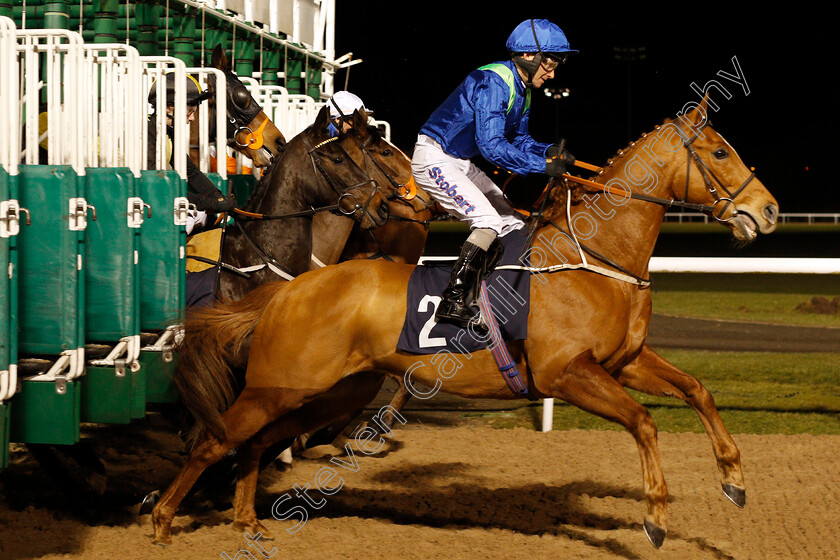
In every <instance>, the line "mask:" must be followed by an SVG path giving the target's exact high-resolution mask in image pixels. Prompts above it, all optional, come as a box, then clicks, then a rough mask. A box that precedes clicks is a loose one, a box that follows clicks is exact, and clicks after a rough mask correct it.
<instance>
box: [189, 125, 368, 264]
mask: <svg viewBox="0 0 840 560" xmlns="http://www.w3.org/2000/svg"><path fill="white" fill-rule="evenodd" d="M300 136H301V141H302V142H303V144H304V146H305V148H306V152H307V155H308V156H309V159H310V161H311V163H312V167H313V171H314V173H315V176H316V177H320V179H322V180H323V181H325V182H326V183H327V184H328V185H329V187H330V188H331V189H332V190H333V191H334V192H335V193H336V194H337V195H338V200H337V202H336V203H335V204H330V205H327V206H320V207H315V206H314V204H312V203H311V202H309V201H307V200H306V197H305V196H304V194H303V193H302V192H301V191H300V185H298V194H299V196H300V199H301V200H303V201H304V203H305V204H307V205H308V206H309V208H307V209H305V210H301V211H298V212H291V213H287V214H276V215H269V214H259V213H256V212H248V211H246V210H241V209H239V208H235V209H234V210H233V214H232V216H233V217H234V226H235V227H236V228H237V229H238V230H239V232H240V234H241V235H242V237H243V238H244V239H245V241H246V242H247V244H248V245H249V246H250V247H251V249H252V250H253V251H254V252H255V253H256V254H257V255H258V256H259V257H260V259H261V260H262V264H259V265H255V266H250V267H246V268H244V269H240V268H236V267H233V266H230V265H227V264H226V263H223V262H221V259H220V261H219V262H218V263H213V264H215V265H216V266H218V267H219V270H220V271H221V270H226V271H228V272H232V273H234V274H237V275H239V276H241V277H243V278H250V274H249V273H250V272H255V271H257V270H261V269H263V268H268V269H269V270H271V271H272V272H274V273H275V274H276V275H278V276H280V277H281V278H284V279H286V280H291V279H293V278H294V275H293V274H292V273H291V272H290V271H289V270H288V269H286V268H285V267H284V266H283V265H282V264H281V263H280V262H279V261H277V259H275V258H274V257H273V256H272V255H270V254H269V253H268V252H267V251H266V250H265V249H263V248H262V247H261V246H260V244H259V243H257V241H256V240H254V239H253V237H251V236H250V235H248V233H247V232H246V231H245V227H244V226H243V222H253V221H256V222H260V221H271V220H286V219H292V218H311V217H312V216H314V215H315V214H317V213H319V212H336V211H338V212H340V213H341V214H343V215H345V216H348V217H353V218H354V219H356V220H357V221H358V220H360V219H361V218H362V217H363V216H364V215H365V213H367V212H368V208H369V207H370V204H371V202H372V201H373V199H374V197H375V196H376V193H377V192H378V191H379V190H380V189H379V185H378V183H377V182H376V180H375V179H373V178H372V177H370V175H368V174H367V173H366V172H365V171H364V170H363V169H362V168H361V167H360V166H359V165H358V164H357V163H356V162H355V161H354V160H353V158H351V157H350V156H349V154H348V153H347V150H345V149H344V147H343V146H342V145H341V144H340V143H337V140H339V138H338V137H333V138H329V139H327V140H324V141H322V142H319V143H318V144H315V145H313V144H312V141H311V140H310V138H309V136H308V135H307V134H306V133H305V132H304V133H303V134H301V135H300ZM334 143H335V144H336V145H337V146H338V148H339V149H340V150H341V151H342V153H343V155H344V156H345V160H346V161H350V162H352V164H353V166H354V167H355V170H357V171H358V172H359V173H360V174H361V175H362V176H363V179H362V180H360V181H359V182H357V183H355V184H350V185H347V184H343V183H342V182H341V181H340V180H339V179H337V178H335V177H334V176H333V174H332V173H330V172H329V170H328V169H327V167H326V166H325V165H324V162H323V159H322V158H323V157H325V155H324V154H323V151H322V148H323V147H324V146H327V145H330V144H334ZM327 157H328V156H327ZM269 177H270V173H268V174H266V175H265V176H264V178H263V180H266V181H267V180H270V178H269ZM368 184H372V185H373V188H372V189H371V193H370V196H369V197H368V199H367V200H366V201H365V202H364V204H361V203H360V202H359V200H358V199H357V198H356V195H354V194H353V193H351V192H349V191H351V190H353V189H356V188H359V187H362V186H365V185H368ZM346 198H351V199H353V200H354V201H355V204H354V205H353V209H352V210H350V211H345V210H343V209H342V207H341V202H342V201H343V200H344V199H346ZM226 234H227V229H226V226H223V228H222V238H223V239H222V245H224V237H225V236H226ZM200 260H203V261H205V262H207V259H200Z"/></svg>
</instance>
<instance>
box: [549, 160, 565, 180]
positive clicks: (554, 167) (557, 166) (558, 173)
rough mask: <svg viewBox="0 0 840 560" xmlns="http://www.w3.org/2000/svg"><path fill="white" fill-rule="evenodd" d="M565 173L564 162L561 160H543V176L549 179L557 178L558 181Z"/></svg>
mask: <svg viewBox="0 0 840 560" xmlns="http://www.w3.org/2000/svg"><path fill="white" fill-rule="evenodd" d="M565 172H566V162H565V161H564V160H563V158H559V157H555V158H546V160H545V174H546V175H548V176H549V177H557V178H558V179H559V178H560V177H562V176H563V174H564V173H565Z"/></svg>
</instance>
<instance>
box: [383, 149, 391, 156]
mask: <svg viewBox="0 0 840 560" xmlns="http://www.w3.org/2000/svg"><path fill="white" fill-rule="evenodd" d="M382 155H383V156H385V157H391V156H392V155H394V152H392V151H391V150H390V149H389V148H385V149H384V150H382Z"/></svg>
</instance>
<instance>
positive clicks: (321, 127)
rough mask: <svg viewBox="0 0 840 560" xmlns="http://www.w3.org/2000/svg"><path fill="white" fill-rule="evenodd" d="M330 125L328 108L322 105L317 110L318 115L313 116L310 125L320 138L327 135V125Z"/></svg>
mask: <svg viewBox="0 0 840 560" xmlns="http://www.w3.org/2000/svg"><path fill="white" fill-rule="evenodd" d="M329 125H330V108H329V107H327V106H326V105H324V106H323V107H321V110H320V111H318V116H317V117H315V123H314V124H313V125H312V127H313V128H314V129H315V134H316V135H317V136H318V137H319V138H320V137H321V136H326V135H327V132H326V130H327V127H328V126H329Z"/></svg>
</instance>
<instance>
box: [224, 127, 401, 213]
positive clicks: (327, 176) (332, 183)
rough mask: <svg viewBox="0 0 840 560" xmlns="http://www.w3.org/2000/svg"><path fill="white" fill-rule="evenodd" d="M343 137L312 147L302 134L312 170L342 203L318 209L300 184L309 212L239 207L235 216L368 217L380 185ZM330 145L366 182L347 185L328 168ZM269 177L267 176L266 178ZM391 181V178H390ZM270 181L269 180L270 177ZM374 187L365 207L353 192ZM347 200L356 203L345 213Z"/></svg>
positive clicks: (302, 198)
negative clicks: (270, 211) (326, 150)
mask: <svg viewBox="0 0 840 560" xmlns="http://www.w3.org/2000/svg"><path fill="white" fill-rule="evenodd" d="M338 140H339V137H337V136H335V137H332V138H328V139H327V140H324V141H322V142H319V143H318V144H316V145H313V144H312V140H310V138H309V137H308V136H307V135H306V134H305V133H304V134H301V141H302V142H303V144H304V146H305V147H306V153H307V155H308V156H309V160H310V162H311V163H312V169H313V171H314V174H315V176H316V177H320V178H321V179H322V180H324V181H325V182H326V183H327V185H329V187H330V188H331V189H332V190H333V192H335V193H336V194H337V195H338V200H337V202H336V203H335V204H330V205H327V206H319V207H315V205H314V204H313V203H311V202H309V201H308V200H306V196H305V195H304V193H303V192H301V191H300V186H299V185H298V194H299V195H300V198H301V200H303V201H304V203H305V204H306V205H308V206H309V208H307V209H306V210H301V211H299V212H291V213H288V214H276V215H270V214H259V213H256V212H248V211H245V210H241V209H239V208H236V209H234V217H235V218H236V219H237V220H241V219H243V218H244V219H246V220H283V219H287V218H301V217H307V216H310V217H311V216H313V215H315V214H317V213H319V212H336V211H337V212H340V213H341V214H343V215H344V216H347V217H352V218H354V219H355V220H357V221H358V220H361V219H362V217H364V215H365V213H367V211H368V208H369V207H370V204H371V202H372V201H373V198H374V197H375V196H376V193H377V192H379V191H380V188H379V184H378V183H377V182H376V180H375V179H373V178H372V177H371V176H370V174H368V173H367V172H366V170H364V169H362V168H361V167H360V166H359V164H357V163H356V162H355V161H354V160H353V158H351V157H350V155H349V154H348V153H347V150H346V149H345V148H344V146H342V145H341V144H340V143H339V142H337V141H338ZM329 144H336V146H337V147H338V149H340V150H341V152H342V154H343V155H344V157H345V161H349V162H351V163H352V164H353V166H354V169H355V170H358V172H359V173H360V174H361V175H362V179H361V180H360V181H359V182H357V183H355V184H346V183H343V182H342V181H341V180H340V179H337V178H336V177H334V176H333V174H332V173H331V172H330V171H329V170H328V169H327V167H326V165H324V161H323V157H325V156H324V154H323V152H321V151H319V150H321V148H323V147H324V146H326V145H329ZM266 177H267V176H266ZM389 179H390V177H389ZM266 180H268V179H267V178H266ZM368 184H372V185H373V188H372V189H371V192H370V195H369V196H368V199H367V200H366V201H365V202H364V204H362V203H360V202H359V199H358V198H356V195H354V194H353V193H351V192H349V191H351V190H353V189H357V188H359V187H363V186H365V185H368ZM345 199H352V200H353V201H355V204H353V209H352V210H349V211H348V210H344V209H343V208H342V207H341V202H342V201H343V200H345Z"/></svg>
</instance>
